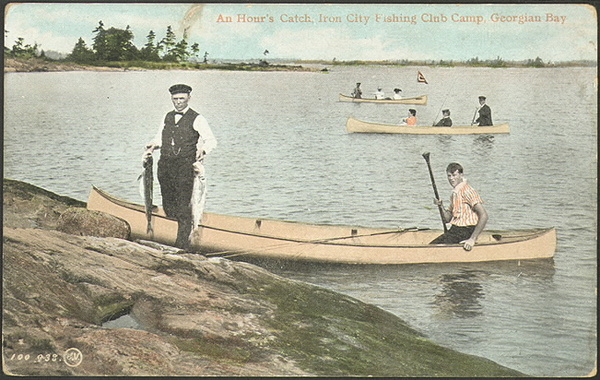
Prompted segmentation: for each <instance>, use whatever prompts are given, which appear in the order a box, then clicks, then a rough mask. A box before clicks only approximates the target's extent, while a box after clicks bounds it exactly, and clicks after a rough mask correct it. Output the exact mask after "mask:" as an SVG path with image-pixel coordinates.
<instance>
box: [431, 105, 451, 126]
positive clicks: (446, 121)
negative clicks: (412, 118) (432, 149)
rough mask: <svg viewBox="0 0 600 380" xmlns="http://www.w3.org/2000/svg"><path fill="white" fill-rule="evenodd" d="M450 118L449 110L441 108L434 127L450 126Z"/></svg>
mask: <svg viewBox="0 0 600 380" xmlns="http://www.w3.org/2000/svg"><path fill="white" fill-rule="evenodd" d="M451 126H452V119H450V110H449V109H445V110H442V118H441V119H440V121H438V122H437V123H436V124H435V125H434V127H451Z"/></svg>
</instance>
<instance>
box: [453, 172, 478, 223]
mask: <svg viewBox="0 0 600 380" xmlns="http://www.w3.org/2000/svg"><path fill="white" fill-rule="evenodd" d="M478 203H483V200H482V199H481V197H480V196H479V194H477V191H475V189H473V188H472V187H471V186H470V185H469V184H468V183H467V181H466V180H463V182H461V183H459V184H458V185H456V187H455V188H454V189H453V190H452V197H451V198H450V212H451V213H452V220H450V224H452V225H455V226H460V227H464V226H474V225H476V224H477V221H479V217H478V216H477V214H476V213H475V211H473V207H475V205H476V204H478Z"/></svg>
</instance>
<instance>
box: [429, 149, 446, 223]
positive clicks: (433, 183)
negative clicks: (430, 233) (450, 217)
mask: <svg viewBox="0 0 600 380" xmlns="http://www.w3.org/2000/svg"><path fill="white" fill-rule="evenodd" d="M423 158H424V159H425V162H427V168H428V169H429V178H431V186H433V194H434V195H435V199H437V200H438V201H439V200H440V195H439V193H438V190H437V186H436V185H435V179H434V178H433V171H432V170H431V163H430V162H429V152H427V153H423ZM438 210H439V211H440V217H441V218H442V225H443V226H444V232H448V227H446V221H445V220H444V209H443V208H442V206H441V205H438Z"/></svg>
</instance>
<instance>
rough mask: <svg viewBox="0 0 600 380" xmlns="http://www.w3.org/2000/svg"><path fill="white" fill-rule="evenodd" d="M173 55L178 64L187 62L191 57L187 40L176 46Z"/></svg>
mask: <svg viewBox="0 0 600 380" xmlns="http://www.w3.org/2000/svg"><path fill="white" fill-rule="evenodd" d="M173 55H174V57H175V60H176V61H178V62H182V61H187V59H188V58H189V56H190V53H189V52H188V43H187V40H186V39H185V38H184V39H182V40H181V41H179V42H178V43H177V44H176V45H175V47H174V48H173Z"/></svg>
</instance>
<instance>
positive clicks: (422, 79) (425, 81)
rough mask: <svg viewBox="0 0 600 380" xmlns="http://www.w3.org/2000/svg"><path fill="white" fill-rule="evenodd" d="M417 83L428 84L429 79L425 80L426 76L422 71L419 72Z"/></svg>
mask: <svg viewBox="0 0 600 380" xmlns="http://www.w3.org/2000/svg"><path fill="white" fill-rule="evenodd" d="M417 82H419V83H425V84H428V83H427V79H425V76H424V75H423V73H422V72H420V71H417Z"/></svg>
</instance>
